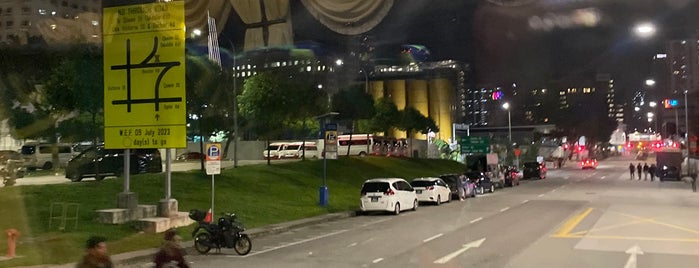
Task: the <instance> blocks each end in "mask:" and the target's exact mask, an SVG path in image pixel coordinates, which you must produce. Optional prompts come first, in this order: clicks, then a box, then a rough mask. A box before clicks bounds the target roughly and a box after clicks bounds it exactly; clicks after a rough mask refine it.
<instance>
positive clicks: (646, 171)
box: [643, 163, 649, 181]
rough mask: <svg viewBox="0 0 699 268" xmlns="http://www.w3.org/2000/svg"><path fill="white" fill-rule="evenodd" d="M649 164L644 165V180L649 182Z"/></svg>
mask: <svg viewBox="0 0 699 268" xmlns="http://www.w3.org/2000/svg"><path fill="white" fill-rule="evenodd" d="M648 168H649V166H648V163H643V180H644V181H647V180H648Z"/></svg>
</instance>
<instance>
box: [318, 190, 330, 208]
mask: <svg viewBox="0 0 699 268" xmlns="http://www.w3.org/2000/svg"><path fill="white" fill-rule="evenodd" d="M318 192H319V194H320V201H319V202H318V204H319V205H320V206H321V207H325V206H327V205H328V187H327V186H320V188H319V189H318Z"/></svg>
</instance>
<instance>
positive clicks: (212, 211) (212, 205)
mask: <svg viewBox="0 0 699 268" xmlns="http://www.w3.org/2000/svg"><path fill="white" fill-rule="evenodd" d="M214 176H216V175H213V174H211V215H214V195H215V194H214Z"/></svg>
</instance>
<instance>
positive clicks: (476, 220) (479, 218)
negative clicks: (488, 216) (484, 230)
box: [470, 217, 483, 223]
mask: <svg viewBox="0 0 699 268" xmlns="http://www.w3.org/2000/svg"><path fill="white" fill-rule="evenodd" d="M482 219H483V217H478V219H475V220H472V221H470V222H471V223H476V222H478V221H480V220H482Z"/></svg>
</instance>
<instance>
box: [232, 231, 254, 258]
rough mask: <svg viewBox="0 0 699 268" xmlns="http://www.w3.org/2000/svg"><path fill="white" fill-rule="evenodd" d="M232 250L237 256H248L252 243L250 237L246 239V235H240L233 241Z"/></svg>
mask: <svg viewBox="0 0 699 268" xmlns="http://www.w3.org/2000/svg"><path fill="white" fill-rule="evenodd" d="M233 249H234V250H235V252H236V253H238V255H243V256H244V255H248V253H250V250H251V249H252V241H250V237H248V235H246V234H241V235H240V237H238V238H237V239H236V240H235V245H233Z"/></svg>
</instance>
